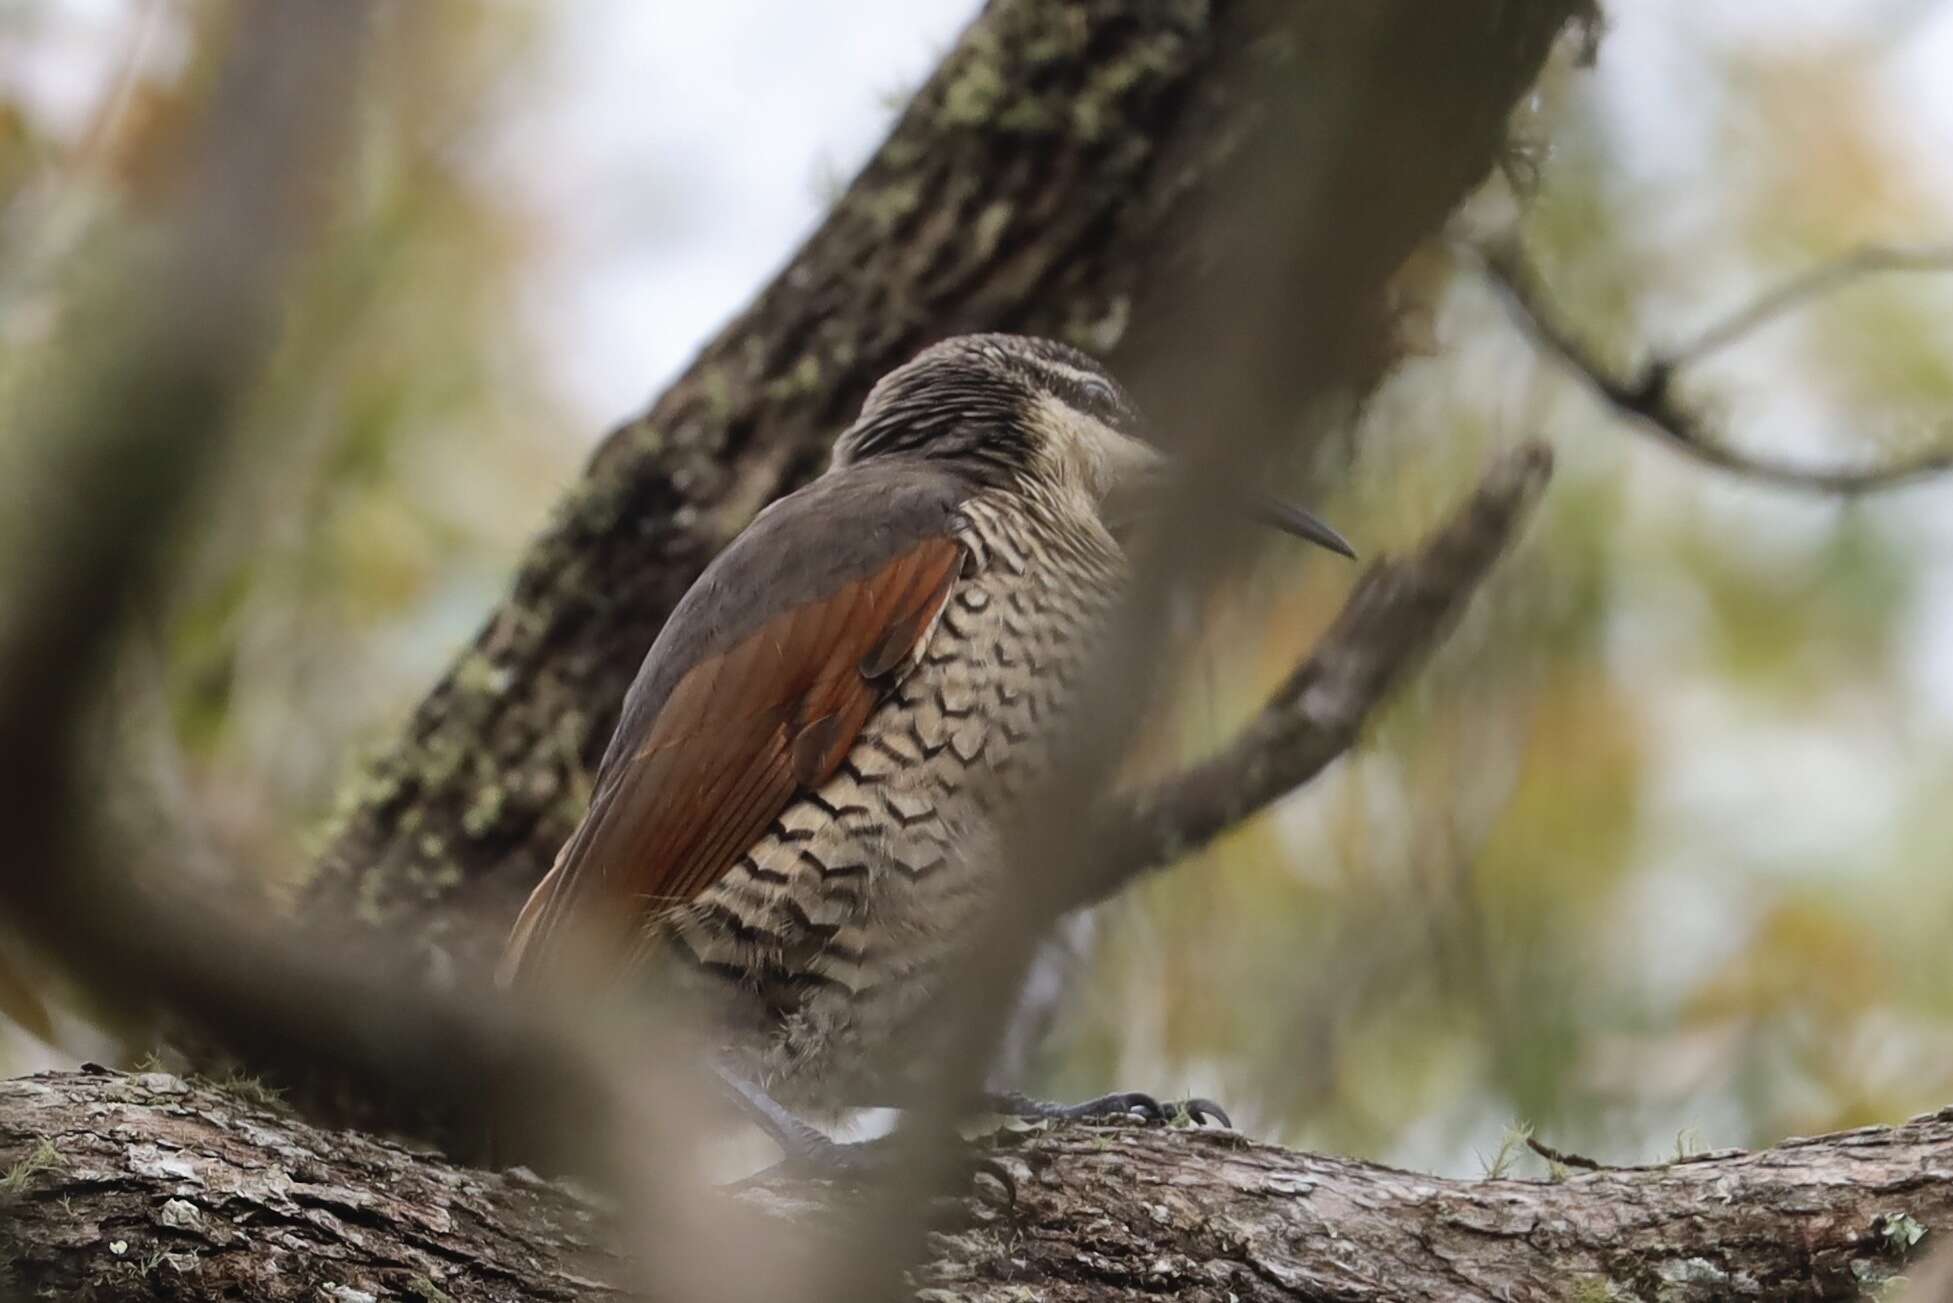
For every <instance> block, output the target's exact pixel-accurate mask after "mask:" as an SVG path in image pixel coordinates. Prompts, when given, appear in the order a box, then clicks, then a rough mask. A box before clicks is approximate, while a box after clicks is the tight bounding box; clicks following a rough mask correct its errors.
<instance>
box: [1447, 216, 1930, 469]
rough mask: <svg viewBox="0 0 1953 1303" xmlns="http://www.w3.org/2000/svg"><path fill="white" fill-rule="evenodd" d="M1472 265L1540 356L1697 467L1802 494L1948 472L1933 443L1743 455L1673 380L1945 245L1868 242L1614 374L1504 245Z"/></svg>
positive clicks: (1924, 263) (1925, 266)
mask: <svg viewBox="0 0 1953 1303" xmlns="http://www.w3.org/2000/svg"><path fill="white" fill-rule="evenodd" d="M1475 256H1476V258H1477V261H1478V262H1479V264H1480V265H1481V266H1482V267H1483V268H1484V269H1485V272H1486V274H1487V276H1489V277H1490V278H1491V280H1492V283H1493V284H1494V285H1496V286H1497V287H1498V288H1499V290H1500V291H1501V292H1503V294H1504V295H1505V299H1506V302H1507V303H1508V304H1509V305H1510V306H1511V308H1512V315H1513V319H1514V320H1515V321H1516V322H1518V324H1519V326H1520V328H1521V329H1522V330H1524V331H1525V332H1526V334H1527V335H1528V336H1529V337H1530V338H1531V339H1532V340H1533V342H1534V343H1535V344H1537V345H1538V346H1539V347H1540V348H1541V349H1543V350H1544V351H1545V352H1546V353H1548V354H1549V355H1551V356H1552V357H1554V358H1556V359H1557V360H1558V361H1560V362H1561V363H1562V364H1563V365H1565V366H1566V367H1567V368H1568V369H1569V370H1571V371H1572V372H1573V373H1574V374H1575V375H1577V376H1579V377H1580V378H1581V379H1582V380H1584V381H1586V383H1587V385H1588V387H1589V388H1591V389H1592V390H1593V391H1594V392H1595V393H1596V394H1598V395H1599V396H1600V397H1601V398H1602V399H1603V400H1605V401H1606V402H1607V403H1609V404H1610V405H1611V406H1613V407H1614V408H1615V410H1617V411H1619V412H1620V413H1621V414H1622V415H1623V416H1626V417H1629V418H1630V421H1631V424H1632V425H1633V426H1634V427H1635V428H1637V429H1640V430H1644V431H1647V432H1648V433H1650V434H1653V435H1655V436H1656V437H1657V438H1659V439H1660V440H1661V441H1662V442H1663V443H1666V444H1667V445H1668V446H1669V447H1671V448H1675V449H1677V450H1678V451H1680V452H1683V453H1685V454H1687V455H1688V456H1690V457H1693V458H1695V459H1696V460H1697V461H1699V462H1702V463H1703V464H1704V465H1708V466H1714V467H1717V468H1718V469H1721V470H1726V471H1731V472H1733V473H1735V474H1737V475H1741V476H1744V477H1746V478H1749V479H1753V480H1759V481H1762V482H1764V483H1767V484H1775V485H1778V486H1780V487H1782V488H1790V489H1801V490H1804V491H1806V492H1811V493H1834V494H1843V495H1853V494H1859V493H1871V492H1876V491H1878V490H1880V489H1890V488H1897V487H1899V486H1901V485H1904V484H1912V483H1915V482H1917V481H1919V480H1922V479H1925V478H1927V477H1929V476H1932V475H1937V474H1940V473H1941V472H1943V471H1947V470H1953V448H1945V447H1941V448H1933V449H1928V450H1927V451H1925V452H1921V453H1915V454H1912V455H1910V456H1903V457H1898V458H1894V459H1893V460H1891V461H1888V462H1885V463H1883V464H1874V465H1867V466H1851V467H1838V468H1827V467H1821V466H1805V465H1800V464H1798V463H1795V462H1790V461H1785V460H1783V459H1781V458H1777V457H1771V456H1767V455H1763V454H1758V453H1749V452H1744V451H1742V450H1741V449H1739V448H1737V447H1735V446H1734V445H1732V444H1731V443H1730V442H1729V438H1728V436H1727V434H1726V433H1725V432H1724V431H1722V430H1719V429H1717V428H1715V425H1714V423H1713V422H1711V421H1709V420H1707V419H1705V418H1704V417H1703V416H1702V415H1701V414H1700V413H1699V412H1698V411H1696V410H1694V409H1693V408H1691V407H1690V406H1689V405H1688V404H1687V403H1686V402H1685V401H1683V399H1682V398H1681V397H1680V396H1679V395H1678V394H1677V393H1676V392H1675V382H1676V378H1677V377H1678V376H1680V375H1681V374H1682V373H1683V372H1684V371H1686V370H1687V369H1688V368H1689V367H1691V366H1694V365H1695V364H1696V363H1698V362H1701V361H1702V360H1703V359H1705V358H1706V357H1708V356H1709V355H1710V354H1712V353H1715V352H1718V351H1720V350H1722V349H1725V348H1728V347H1729V346H1730V345H1732V344H1734V343H1736V342H1738V341H1739V340H1741V339H1743V338H1745V337H1747V336H1748V335H1750V334H1751V333H1753V332H1755V331H1756V330H1758V329H1760V328H1762V327H1763V326H1765V325H1768V324H1769V323H1770V322H1772V321H1775V320H1776V319H1777V318H1779V317H1781V316H1783V315H1784V314H1785V313H1788V312H1791V311H1794V310H1796V309H1798V308H1801V307H1803V306H1805V305H1807V304H1808V303H1810V302H1811V301H1812V300H1813V299H1816V298H1819V297H1822V296H1823V295H1826V294H1831V293H1835V292H1836V291H1837V290H1839V289H1842V288H1844V287H1845V286H1846V285H1849V284H1851V283H1852V282H1854V281H1857V280H1860V279H1862V278H1864V277H1866V276H1870V275H1876V274H1881V273H1885V272H1898V271H1915V272H1918V271H1946V270H1948V269H1949V268H1953V250H1947V249H1936V248H1919V249H1901V248H1892V247H1887V246H1882V245H1872V246H1867V247H1865V248H1862V249H1859V250H1857V251H1855V252H1853V253H1850V254H1847V255H1845V256H1844V257H1842V258H1838V259H1835V260H1833V261H1831V262H1827V263H1824V264H1822V265H1821V266H1818V267H1815V268H1812V269H1811V270H1810V271H1807V272H1804V273H1802V274H1800V275H1797V276H1794V277H1792V278H1791V279H1789V280H1787V281H1785V282H1784V283H1783V284H1781V285H1779V286H1777V287H1776V288H1774V289H1772V290H1770V291H1768V292H1766V293H1764V294H1762V295H1761V296H1759V297H1758V298H1757V299H1756V300H1755V301H1754V302H1751V303H1748V304H1745V305H1743V306H1742V307H1740V308H1738V309H1736V310H1735V311H1734V312H1731V313H1730V314H1728V315H1727V316H1725V317H1723V318H1722V319H1721V320H1719V321H1718V322H1716V323H1715V324H1714V325H1712V326H1710V327H1709V328H1708V329H1706V330H1704V331H1703V332H1702V333H1701V334H1700V335H1698V336H1697V337H1696V338H1695V339H1694V340H1692V341H1690V342H1689V343H1687V344H1685V345H1683V346H1682V347H1680V348H1678V349H1675V350H1674V351H1672V352H1667V353H1654V354H1651V355H1649V356H1648V357H1647V358H1646V360H1644V361H1643V362H1642V363H1641V364H1640V365H1639V366H1638V367H1636V368H1635V369H1634V370H1633V371H1632V372H1629V373H1623V372H1621V371H1620V370H1619V369H1618V368H1615V367H1613V366H1610V365H1609V364H1608V363H1607V362H1605V361H1603V360H1602V359H1601V358H1600V357H1599V356H1598V355H1597V354H1596V353H1595V352H1594V350H1593V349H1592V348H1590V347H1589V346H1587V345H1586V344H1585V343H1583V342H1581V340H1580V338H1579V336H1578V335H1577V334H1576V333H1575V332H1574V331H1573V329H1572V327H1570V326H1569V325H1568V324H1567V321H1566V318H1565V315H1564V312H1563V310H1562V308H1561V306H1560V305H1559V304H1556V303H1554V302H1553V300H1552V296H1551V294H1550V292H1549V291H1548V289H1547V287H1546V286H1545V285H1544V284H1543V283H1542V281H1541V279H1540V275H1539V272H1538V270H1537V269H1536V268H1534V267H1533V266H1532V264H1531V263H1529V262H1528V261H1527V260H1526V257H1525V255H1524V254H1523V253H1521V252H1520V250H1519V248H1518V246H1517V245H1516V244H1513V243H1511V242H1509V241H1508V242H1506V243H1502V244H1498V245H1495V246H1493V247H1491V248H1488V249H1482V250H1478V251H1476V255H1475ZM1942 442H1944V439H1942Z"/></svg>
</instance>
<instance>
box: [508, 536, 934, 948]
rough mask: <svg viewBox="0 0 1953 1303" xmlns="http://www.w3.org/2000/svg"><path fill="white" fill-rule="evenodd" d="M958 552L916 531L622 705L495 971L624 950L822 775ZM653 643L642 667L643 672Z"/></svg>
mask: <svg viewBox="0 0 1953 1303" xmlns="http://www.w3.org/2000/svg"><path fill="white" fill-rule="evenodd" d="M963 557H964V550H963V548H962V546H961V545H960V544H959V543H957V542H956V541H955V539H954V538H952V537H950V536H949V535H947V534H936V535H933V536H925V537H923V538H920V539H918V540H915V541H914V542H913V544H912V545H910V546H908V547H906V549H904V550H901V551H898V552H895V553H893V555H891V556H889V557H887V558H886V559H884V560H881V561H880V562H879V563H878V564H876V565H875V566H874V568H872V569H869V570H867V571H866V573H863V574H861V575H859V576H858V577H852V578H848V579H846V580H845V581H843V582H839V583H838V584H835V585H834V586H832V587H831V589H830V590H829V591H825V592H820V593H816V594H813V595H810V596H808V597H807V598H805V599H804V600H801V601H798V602H794V603H792V604H786V605H785V606H784V609H782V610H780V611H779V612H778V613H777V614H773V615H771V616H769V617H767V618H764V619H760V620H757V621H750V620H749V621H748V622H747V623H749V624H750V625H751V627H750V631H748V632H745V633H744V634H743V635H742V636H740V637H738V638H737V640H736V641H733V642H731V643H730V645H727V646H724V647H723V648H715V649H712V650H711V652H710V654H707V655H701V656H699V657H698V659H697V660H696V661H695V663H693V664H691V665H690V666H689V668H685V669H683V672H682V674H681V675H680V676H679V677H677V678H676V681H675V683H673V684H672V685H671V687H670V688H669V691H668V692H667V693H666V694H665V695H664V697H663V699H662V702H661V703H660V704H658V705H656V706H655V708H654V709H653V710H652V711H651V712H650V713H649V714H648V715H645V714H643V713H642V712H633V711H632V710H630V709H628V708H627V710H626V713H625V717H624V720H623V721H622V722H621V723H620V724H619V726H618V734H617V736H616V738H615V739H614V740H613V741H612V743H611V748H610V751H609V752H608V754H607V755H606V756H605V760H604V765H603V768H602V769H601V770H600V772H599V773H598V775H597V784H596V793H595V795H594V797H593V798H592V801H591V807H590V810H589V813H588V814H587V815H586V816H585V817H584V821H583V823H582V825H581V826H580V827H579V828H578V830H577V832H576V834H575V835H574V836H573V837H572V838H571V839H570V841H569V842H568V843H566V844H565V846H564V847H563V850H562V852H561V853H560V854H559V855H558V856H557V859H556V863H555V865H554V867H552V868H551V869H550V871H549V873H548V875H547V876H546V877H544V878H543V880H542V882H541V883H540V884H539V885H538V886H537V887H536V890H535V892H534V893H533V894H532V895H531V896H530V898H529V902H528V904H527V905H525V906H524V907H523V910H522V914H521V917H520V918H519V919H518V920H517V922H516V925H515V928H514V931H513V932H512V933H511V935H510V938H509V943H508V949H507V951H506V954H505V956H504V959H503V964H502V980H504V981H510V980H514V979H516V978H518V977H520V978H527V977H529V976H531V975H533V974H536V973H538V972H540V971H542V970H545V969H548V968H551V967H554V966H556V964H557V963H558V961H559V960H560V958H561V956H560V955H559V954H558V953H557V952H558V951H559V950H560V949H561V948H562V947H563V945H564V944H566V939H567V938H569V937H572V936H573V937H575V938H577V941H576V942H575V944H576V945H578V946H579V947H594V948H595V950H596V953H595V954H591V953H588V952H586V953H585V954H584V955H583V956H582V958H583V959H584V960H585V961H586V962H587V961H590V960H598V961H599V962H601V961H603V960H604V959H605V958H607V957H608V956H613V955H614V956H617V957H619V958H622V957H624V956H628V955H632V954H635V953H638V952H639V950H640V949H641V947H640V946H638V945H637V944H636V941H637V939H639V938H641V937H642V936H643V934H644V929H646V928H647V927H649V926H651V925H652V924H653V923H654V921H655V920H656V918H657V916H658V915H659V914H661V913H663V912H664V911H667V910H669V909H672V908H673V907H676V906H681V905H684V904H686V903H688V902H690V901H692V900H694V899H695V898H696V897H697V896H698V894H699V893H700V892H701V891H704V890H705V889H706V888H707V887H709V886H711V885H712V884H713V883H714V882H716V881H717V880H718V879H719V877H720V876H721V875H722V874H724V873H725V872H726V871H727V870H728V869H730V868H731V867H732V865H733V864H734V863H735V862H736V861H737V860H738V858H739V856H740V855H742V854H743V853H745V851H746V850H747V849H748V848H749V847H750V846H752V844H753V843H754V842H755V841H757V840H758V839H759V838H760V836H761V834H763V833H764V832H765V831H766V829H767V827H768V826H769V825H770V824H772V822H773V821H774V820H775V819H777V818H779V817H780V814H781V812H782V811H783V810H785V808H786V807H787V805H788V804H789V802H791V801H792V800H793V798H794V797H795V796H796V795H797V794H799V793H801V792H805V791H810V790H812V789H815V788H818V787H819V786H820V785H821V784H823V783H825V782H826V781H827V780H828V779H829V778H830V777H832V776H833V774H834V772H835V771H836V770H837V769H838V768H839V767H840V765H841V761H842V760H843V759H845V758H846V757H847V754H848V751H849V750H850V749H851V748H852V747H853V746H854V743H855V740H856V738H857V737H858V736H859V734H860V732H861V729H862V725H863V724H865V723H866V722H867V720H868V717H869V715H870V714H871V713H872V712H873V711H874V709H875V707H876V706H877V705H879V704H880V703H881V702H882V700H883V699H884V698H885V697H886V696H887V694H888V693H889V692H890V691H892V690H893V688H894V686H895V684H896V683H897V682H898V681H899V678H900V672H901V671H904V670H906V668H907V667H908V666H909V665H911V664H912V663H913V659H914V657H915V656H916V655H918V654H919V652H920V650H921V643H922V641H923V639H924V638H925V637H926V636H927V634H928V631H929V630H930V628H931V627H933V625H934V622H935V620H936V617H937V615H938V614H939V613H940V612H941V611H942V608H943V604H944V602H945V601H947V600H948V597H949V594H950V590H951V588H952V587H953V585H954V584H955V581H956V577H957V575H958V573H959V572H960V570H961V568H962V563H963ZM701 582H705V581H703V580H702V581H701ZM722 604H723V603H722ZM684 615H685V612H684V611H683V609H682V608H681V611H680V612H678V613H675V614H674V616H673V619H674V620H678V619H680V618H681V617H683V616H684ZM704 618H706V619H707V620H708V621H709V620H711V619H715V618H722V617H719V616H712V615H710V614H708V615H706V616H705V617H704ZM685 632H686V631H683V630H680V631H677V633H678V634H679V637H678V638H677V639H676V640H675V641H676V642H678V643H680V644H682V643H683V642H684V637H683V635H684V633H685ZM657 656H658V653H657V652H656V651H654V653H653V658H652V660H647V662H646V665H645V668H644V670H643V671H642V673H641V675H640V678H641V679H642V678H644V677H646V676H652V675H654V674H655V673H656V672H657V670H658V669H659V666H658V665H656V664H654V663H653V662H654V661H655V660H656V659H657ZM634 713H636V714H638V715H639V717H636V718H634V717H633V715H634Z"/></svg>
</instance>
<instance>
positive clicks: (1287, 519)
mask: <svg viewBox="0 0 1953 1303" xmlns="http://www.w3.org/2000/svg"><path fill="white" fill-rule="evenodd" d="M1248 513H1249V515H1251V516H1252V517H1253V518H1254V519H1255V521H1256V522H1257V523H1258V524H1263V525H1273V526H1274V527H1275V528H1276V529H1279V530H1281V531H1282V532H1283V533H1284V534H1293V535H1295V537H1297V538H1300V539H1306V540H1308V541H1309V542H1311V543H1314V544H1317V545H1318V546H1320V547H1326V548H1328V549H1329V550H1330V551H1331V552H1340V553H1342V554H1343V555H1344V556H1346V557H1348V558H1349V559H1350V560H1352V561H1354V560H1356V549H1355V548H1353V547H1351V546H1350V545H1349V540H1348V539H1346V538H1344V537H1343V536H1342V535H1341V534H1338V533H1337V532H1336V531H1335V530H1333V529H1331V528H1329V526H1327V525H1325V524H1323V523H1322V522H1321V521H1320V520H1317V519H1316V518H1315V517H1314V516H1312V515H1310V514H1309V513H1308V512H1306V511H1304V510H1302V508H1300V507H1291V506H1290V505H1289V504H1288V503H1286V502H1283V501H1282V500H1281V499H1280V498H1273V497H1269V496H1268V495H1267V494H1265V493H1251V494H1249V495H1248Z"/></svg>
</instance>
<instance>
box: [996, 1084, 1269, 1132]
mask: <svg viewBox="0 0 1953 1303" xmlns="http://www.w3.org/2000/svg"><path fill="white" fill-rule="evenodd" d="M984 1104H985V1106H986V1107H987V1108H989V1110H990V1111H991V1112H993V1113H1001V1114H1003V1115H1004V1116H1006V1117H1018V1118H1059V1119H1065V1120H1070V1121H1079V1122H1091V1121H1103V1120H1105V1119H1108V1118H1117V1117H1130V1116H1132V1115H1134V1114H1137V1115H1138V1116H1139V1117H1141V1118H1143V1119H1144V1120H1145V1121H1147V1122H1157V1123H1162V1124H1173V1123H1185V1124H1188V1125H1192V1126H1199V1125H1201V1124H1202V1123H1204V1122H1210V1121H1212V1122H1218V1123H1220V1124H1221V1125H1222V1126H1224V1127H1227V1128H1229V1129H1230V1130H1232V1129H1233V1127H1234V1121H1233V1119H1232V1118H1230V1117H1228V1115H1227V1110H1226V1109H1224V1108H1222V1107H1221V1106H1220V1105H1219V1104H1216V1103H1215V1102H1214V1101H1213V1100H1211V1099H1200V1098H1197V1097H1196V1098H1193V1099H1181V1100H1172V1101H1169V1102H1167V1103H1164V1104H1162V1103H1161V1102H1160V1101H1159V1100H1157V1099H1155V1098H1154V1097H1153V1096H1151V1095H1148V1094H1147V1093H1146V1092H1144V1091H1139V1090H1116V1091H1113V1092H1112V1093H1111V1094H1109V1095H1100V1096H1099V1097H1098V1098H1097V1099H1088V1100H1085V1101H1083V1102H1081V1103H1077V1104H1054V1103H1052V1102H1051V1101H1049V1100H1043V1099H1032V1098H1031V1097H1030V1096H1029V1095H1024V1094H1020V1093H1019V1092H1017V1091H1014V1090H1007V1091H1003V1092H1000V1093H993V1094H989V1095H986V1096H984Z"/></svg>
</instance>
